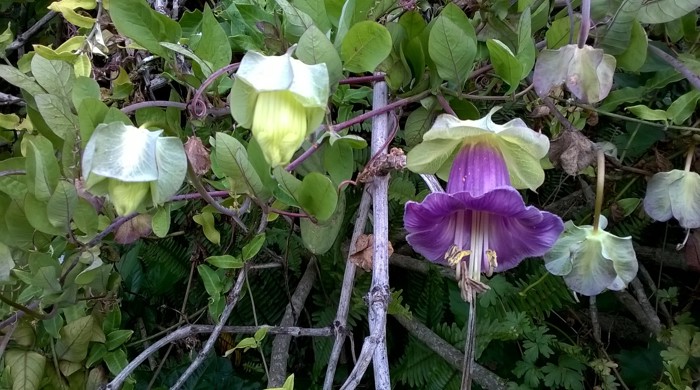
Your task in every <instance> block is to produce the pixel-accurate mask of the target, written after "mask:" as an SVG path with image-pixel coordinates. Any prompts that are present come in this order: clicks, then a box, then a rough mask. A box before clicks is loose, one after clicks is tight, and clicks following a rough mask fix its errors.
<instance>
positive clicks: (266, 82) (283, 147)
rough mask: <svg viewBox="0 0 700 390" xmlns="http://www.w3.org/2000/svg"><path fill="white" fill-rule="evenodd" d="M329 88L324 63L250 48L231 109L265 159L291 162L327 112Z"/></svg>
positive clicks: (238, 78) (241, 67) (276, 164)
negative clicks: (251, 136)
mask: <svg viewBox="0 0 700 390" xmlns="http://www.w3.org/2000/svg"><path fill="white" fill-rule="evenodd" d="M329 94H330V87H329V79H328V70H327V69H326V65H325V64H315V65H307V64H305V63H303V62H301V61H299V60H297V59H294V58H292V57H291V53H289V52H288V53H287V54H284V55H281V56H265V55H262V54H260V53H257V52H253V51H251V52H248V53H246V55H245V56H243V60H242V61H241V66H240V67H239V68H238V72H237V73H236V79H235V80H234V82H233V87H232V88H231V94H230V96H229V102H230V106H231V115H232V116H233V118H234V119H235V120H236V122H238V124H239V125H241V126H243V127H246V128H249V129H250V130H251V131H252V133H253V137H255V139H256V140H257V141H258V144H259V145H260V147H261V149H262V151H263V154H264V155H265V159H266V160H267V162H268V163H269V164H270V165H271V166H273V167H275V166H278V165H284V164H287V163H288V162H289V161H290V160H291V159H292V156H293V155H294V152H296V151H297V149H299V147H300V146H301V144H302V143H303V142H304V138H306V136H307V135H309V134H310V133H311V132H312V131H314V130H315V129H316V128H317V127H318V126H319V125H320V124H321V122H322V121H323V118H324V116H325V114H326V103H327V101H328V95H329Z"/></svg>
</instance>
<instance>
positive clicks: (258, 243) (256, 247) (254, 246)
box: [241, 233, 265, 261]
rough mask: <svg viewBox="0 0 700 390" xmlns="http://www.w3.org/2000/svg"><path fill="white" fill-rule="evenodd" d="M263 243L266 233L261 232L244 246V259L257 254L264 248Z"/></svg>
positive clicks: (242, 252)
mask: <svg viewBox="0 0 700 390" xmlns="http://www.w3.org/2000/svg"><path fill="white" fill-rule="evenodd" d="M263 244H265V233H260V234H258V235H256V236H255V237H253V239H252V240H250V242H248V243H247V244H245V245H244V246H243V250H242V251H241V257H242V258H243V261H248V260H250V259H252V258H253V257H255V256H257V254H258V252H260V249H262V246H263Z"/></svg>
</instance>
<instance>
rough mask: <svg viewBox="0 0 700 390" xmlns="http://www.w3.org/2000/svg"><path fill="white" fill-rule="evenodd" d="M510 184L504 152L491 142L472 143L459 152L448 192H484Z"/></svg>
mask: <svg viewBox="0 0 700 390" xmlns="http://www.w3.org/2000/svg"><path fill="white" fill-rule="evenodd" d="M509 185H510V176H509V174H508V167H507V166H506V162H505V160H504V159H503V155H502V154H501V151H500V150H499V149H498V148H497V147H494V146H491V145H489V144H488V143H487V142H479V143H477V144H468V145H466V146H464V147H462V149H460V151H459V152H458V153H457V156H456V157H455V159H454V162H453V163H452V168H451V169H450V177H449V180H448V181H447V192H448V193H457V192H469V193H470V194H473V195H480V194H484V193H486V192H488V191H490V190H492V189H494V188H499V187H504V186H509Z"/></svg>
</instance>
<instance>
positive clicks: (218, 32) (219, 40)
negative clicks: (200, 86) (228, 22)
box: [194, 5, 232, 76]
mask: <svg viewBox="0 0 700 390" xmlns="http://www.w3.org/2000/svg"><path fill="white" fill-rule="evenodd" d="M201 26H202V36H201V38H200V40H199V42H198V43H197V46H196V47H195V49H194V53H195V54H196V55H198V56H199V57H200V58H201V59H203V60H205V61H208V62H209V63H210V64H211V66H212V68H213V69H219V68H223V67H224V66H226V65H228V64H229V63H230V62H231V56H232V52H231V49H230V46H229V43H228V36H227V35H226V32H225V31H224V29H223V28H222V27H221V24H219V21H218V20H217V19H216V17H214V13H213V12H212V11H211V8H209V6H208V5H207V6H205V7H204V13H203V15H202V24H201ZM205 76H208V74H207V73H205Z"/></svg>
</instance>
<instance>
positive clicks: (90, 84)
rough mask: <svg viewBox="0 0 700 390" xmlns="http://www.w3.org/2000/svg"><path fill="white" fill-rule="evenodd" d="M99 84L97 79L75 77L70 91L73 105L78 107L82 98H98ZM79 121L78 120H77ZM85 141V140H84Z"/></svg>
mask: <svg viewBox="0 0 700 390" xmlns="http://www.w3.org/2000/svg"><path fill="white" fill-rule="evenodd" d="M100 97H101V96H100V85H99V84H97V81H95V80H93V79H91V78H90V77H83V76H80V77H78V78H76V79H75V82H74V83H73V89H72V91H71V101H72V102H73V107H75V108H80V104H82V102H83V100H85V99H87V98H93V99H98V100H99V99H100ZM78 118H80V112H78ZM78 123H80V120H78ZM85 142H87V140H85Z"/></svg>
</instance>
